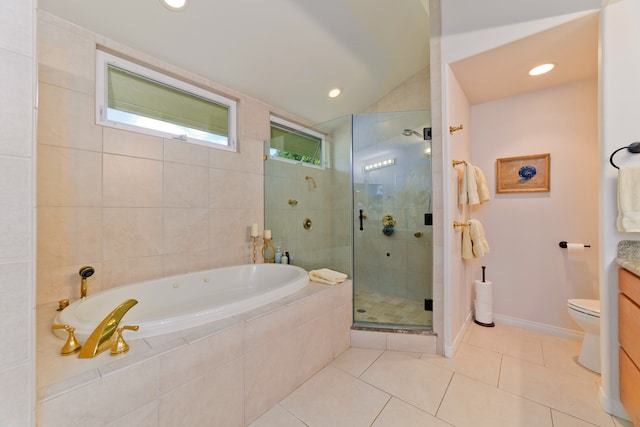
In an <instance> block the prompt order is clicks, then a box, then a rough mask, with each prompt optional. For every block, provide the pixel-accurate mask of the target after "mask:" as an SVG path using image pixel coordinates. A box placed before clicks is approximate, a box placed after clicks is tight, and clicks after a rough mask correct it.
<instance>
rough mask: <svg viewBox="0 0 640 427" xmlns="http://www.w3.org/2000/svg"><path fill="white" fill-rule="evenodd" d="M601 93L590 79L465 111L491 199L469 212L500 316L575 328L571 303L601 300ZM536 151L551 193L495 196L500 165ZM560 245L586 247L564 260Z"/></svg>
mask: <svg viewBox="0 0 640 427" xmlns="http://www.w3.org/2000/svg"><path fill="white" fill-rule="evenodd" d="M597 95H598V92H597V82H596V81H595V79H592V80H586V81H580V82H575V83H570V84H566V85H561V86H556V87H552V88H549V89H545V90H541V91H537V92H532V93H528V94H524V95H519V96H513V97H509V98H504V99H500V100H497V101H493V102H487V103H484V104H479V105H474V106H472V107H471V128H472V140H473V143H472V156H471V158H472V160H473V163H474V164H475V165H476V166H479V167H480V168H481V169H482V170H483V171H484V173H485V176H486V178H487V184H488V186H489V190H490V192H491V197H492V200H491V201H490V202H488V203H487V204H486V205H483V206H484V208H483V209H477V208H473V212H472V216H474V217H475V218H477V219H479V220H480V221H481V222H482V224H483V226H484V230H485V233H486V236H487V240H488V241H489V244H490V247H491V252H490V253H489V254H488V255H486V256H485V257H484V258H483V259H482V263H483V264H485V265H486V266H487V279H489V280H491V281H493V286H494V287H493V291H494V295H493V312H494V314H495V315H496V316H498V315H501V316H507V317H509V318H513V319H518V320H520V321H524V322H529V323H531V322H533V323H538V324H541V325H544V327H547V329H549V331H550V332H551V331H553V332H558V333H562V332H564V330H575V331H578V330H579V328H578V327H577V325H576V324H575V323H574V322H573V321H572V320H571V318H570V317H569V315H568V314H567V309H566V305H567V299H569V298H587V299H597V298H598V251H599V248H600V245H599V244H598V190H597V188H598V159H597V157H598V109H597ZM542 153H550V155H551V171H550V178H551V182H550V186H551V191H550V192H536V193H512V194H496V173H495V171H496V159H498V158H503V157H515V156H523V155H530V154H542ZM562 240H564V241H569V242H584V243H587V244H590V245H591V249H587V250H586V251H585V252H582V253H579V254H576V253H573V254H569V253H568V252H567V251H566V250H564V249H561V248H560V247H559V245H558V243H559V242H560V241H562ZM475 275H476V276H477V273H476V274H475ZM529 326H531V325H529Z"/></svg>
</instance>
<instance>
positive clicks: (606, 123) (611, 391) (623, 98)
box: [600, 0, 640, 414]
mask: <svg viewBox="0 0 640 427" xmlns="http://www.w3.org/2000/svg"><path fill="white" fill-rule="evenodd" d="M639 22H640V3H639V2H638V1H637V0H620V1H612V2H611V4H610V5H608V6H607V7H606V8H605V9H604V11H603V14H602V29H601V31H602V37H601V50H602V64H601V70H600V85H601V95H600V96H601V101H600V108H601V115H600V121H601V122H600V132H601V138H602V143H601V153H600V165H601V168H602V169H601V176H600V189H601V200H602V203H601V205H600V220H601V223H600V235H601V244H602V249H601V252H600V272H601V273H600V289H601V297H600V303H601V305H602V313H607V314H608V315H603V316H602V318H601V332H600V333H601V342H602V349H603V352H602V356H603V357H602V386H601V389H600V393H601V401H602V403H603V405H604V407H605V409H607V410H608V411H609V412H612V413H613V414H620V413H622V409H621V407H620V402H619V387H620V381H619V375H618V369H619V367H618V303H617V294H618V277H617V267H616V266H615V264H614V262H613V260H614V258H615V256H616V246H617V244H618V242H619V241H620V240H638V239H639V236H638V234H637V233H619V232H618V231H617V230H616V227H615V223H616V217H617V209H616V182H617V176H618V172H617V171H616V170H615V169H614V168H613V167H611V166H610V165H609V156H610V155H611V153H612V152H613V151H614V150H615V149H617V148H619V147H624V146H626V145H628V144H629V143H631V142H634V141H640V120H638V115H639V110H638V99H639V98H640V78H638V76H640V26H638V23H639ZM616 161H617V163H618V164H631V163H638V162H640V159H639V158H633V156H631V155H628V153H618V155H616Z"/></svg>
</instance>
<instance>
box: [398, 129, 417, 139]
mask: <svg viewBox="0 0 640 427" xmlns="http://www.w3.org/2000/svg"><path fill="white" fill-rule="evenodd" d="M402 134H403V135H404V136H412V135H416V136H419V137H420V138H422V135H420V134H419V133H418V132H416V131H415V130H413V129H405V130H403V131H402Z"/></svg>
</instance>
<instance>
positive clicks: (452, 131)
mask: <svg viewBox="0 0 640 427" xmlns="http://www.w3.org/2000/svg"><path fill="white" fill-rule="evenodd" d="M459 130H462V125H460V126H449V133H450V134H451V135H453V133H454V132H457V131H459Z"/></svg>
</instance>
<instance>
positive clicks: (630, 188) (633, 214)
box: [617, 166, 640, 232]
mask: <svg viewBox="0 0 640 427" xmlns="http://www.w3.org/2000/svg"><path fill="white" fill-rule="evenodd" d="M617 226H618V231H621V232H638V231H640V166H620V171H619V172H618V220H617Z"/></svg>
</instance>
